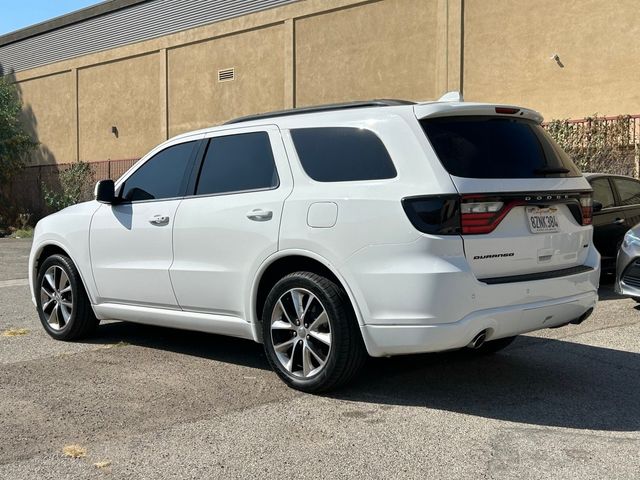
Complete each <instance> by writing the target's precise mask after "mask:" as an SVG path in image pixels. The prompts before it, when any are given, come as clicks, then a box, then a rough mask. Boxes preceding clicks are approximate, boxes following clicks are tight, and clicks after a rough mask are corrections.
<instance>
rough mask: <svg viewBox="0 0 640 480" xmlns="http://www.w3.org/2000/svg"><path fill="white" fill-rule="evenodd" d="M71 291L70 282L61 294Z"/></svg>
mask: <svg viewBox="0 0 640 480" xmlns="http://www.w3.org/2000/svg"><path fill="white" fill-rule="evenodd" d="M70 291H71V283H69V284H68V285H67V286H66V287H65V288H63V289H62V290H60V295H62V294H64V293H68V292H70Z"/></svg>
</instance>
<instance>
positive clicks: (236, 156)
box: [196, 132, 278, 195]
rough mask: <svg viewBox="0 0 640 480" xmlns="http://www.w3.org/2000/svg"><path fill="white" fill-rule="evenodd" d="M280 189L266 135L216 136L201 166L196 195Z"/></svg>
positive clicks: (260, 133) (256, 133)
mask: <svg viewBox="0 0 640 480" xmlns="http://www.w3.org/2000/svg"><path fill="white" fill-rule="evenodd" d="M277 186H278V173H277V171H276V165H275V161H274V159H273V151H272V150H271V143H270V141H269V134H268V133H267V132H252V133H241V134H236V135H227V136H224V137H214V138H212V139H211V140H210V142H209V147H208V148H207V153H206V155H205V157H204V161H203V163H202V168H201V170H200V176H199V177H198V185H197V187H196V195H206V194H217V193H218V194H219V193H231V192H242V191H247V190H262V189H269V188H276V187H277Z"/></svg>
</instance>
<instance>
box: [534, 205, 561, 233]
mask: <svg viewBox="0 0 640 480" xmlns="http://www.w3.org/2000/svg"><path fill="white" fill-rule="evenodd" d="M527 220H528V221H529V230H531V233H554V232H557V231H558V230H559V229H560V227H559V225H558V209H557V208H556V207H547V208H540V207H527Z"/></svg>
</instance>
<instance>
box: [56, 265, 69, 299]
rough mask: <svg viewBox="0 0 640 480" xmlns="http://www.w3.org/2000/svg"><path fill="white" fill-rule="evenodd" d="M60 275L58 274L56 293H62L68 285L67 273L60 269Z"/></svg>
mask: <svg viewBox="0 0 640 480" xmlns="http://www.w3.org/2000/svg"><path fill="white" fill-rule="evenodd" d="M58 270H60V273H59V274H58V293H62V289H64V288H65V287H66V286H67V285H68V284H69V277H68V276H67V273H66V272H65V271H64V270H62V269H61V268H60V269H58Z"/></svg>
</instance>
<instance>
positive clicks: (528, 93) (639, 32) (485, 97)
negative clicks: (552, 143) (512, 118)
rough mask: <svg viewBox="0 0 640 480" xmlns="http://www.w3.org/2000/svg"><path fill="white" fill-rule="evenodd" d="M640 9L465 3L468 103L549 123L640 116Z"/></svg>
mask: <svg viewBox="0 0 640 480" xmlns="http://www.w3.org/2000/svg"><path fill="white" fill-rule="evenodd" d="M639 7H640V4H639V3H638V1H637V0H562V1H558V0H536V1H518V0H465V10H464V91H465V99H466V100H476V101H499V102H507V103H515V104H524V105H526V106H530V107H532V108H535V109H537V110H539V111H541V112H542V113H543V115H544V116H545V118H547V119H553V118H580V117H584V116H588V115H592V114H594V113H598V114H605V115H619V114H626V113H629V114H635V113H640V88H638V79H639V78H640V61H639V59H640V42H639V41H638V39H639V38H640V8H639ZM556 53H557V54H558V55H559V57H560V61H561V62H562V63H563V65H564V68H562V67H560V66H559V65H558V64H557V63H556V61H555V60H553V59H552V58H551V57H552V56H553V55H554V54H556Z"/></svg>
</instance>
